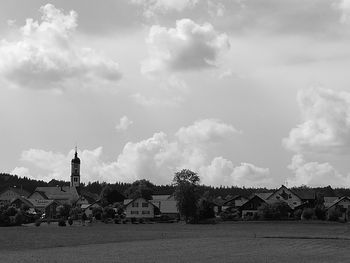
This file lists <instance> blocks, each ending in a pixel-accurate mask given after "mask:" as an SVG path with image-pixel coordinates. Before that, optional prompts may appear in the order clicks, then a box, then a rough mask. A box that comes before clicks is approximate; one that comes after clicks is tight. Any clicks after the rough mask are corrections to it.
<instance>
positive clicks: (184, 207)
mask: <svg viewBox="0 0 350 263" xmlns="http://www.w3.org/2000/svg"><path fill="white" fill-rule="evenodd" d="M199 181H200V179H199V176H198V175H197V174H196V173H195V172H192V171H191V170H187V169H183V170H181V171H180V172H176V173H175V175H174V179H173V184H174V186H175V199H176V201H177V207H178V209H179V212H180V214H181V215H182V216H184V217H185V220H186V222H189V220H190V219H192V220H193V221H196V219H197V210H198V201H199V193H198V186H199Z"/></svg>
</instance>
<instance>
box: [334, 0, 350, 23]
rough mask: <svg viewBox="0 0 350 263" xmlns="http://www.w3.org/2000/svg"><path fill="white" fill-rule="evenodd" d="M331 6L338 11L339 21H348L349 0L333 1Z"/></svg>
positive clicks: (349, 12)
mask: <svg viewBox="0 0 350 263" xmlns="http://www.w3.org/2000/svg"><path fill="white" fill-rule="evenodd" d="M333 7H334V8H335V9H336V10H338V11H340V14H341V15H340V19H339V21H340V22H341V23H349V21H350V20H349V18H350V1H349V0H340V1H334V3H333Z"/></svg>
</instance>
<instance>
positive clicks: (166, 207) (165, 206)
mask: <svg viewBox="0 0 350 263" xmlns="http://www.w3.org/2000/svg"><path fill="white" fill-rule="evenodd" d="M151 203H152V204H153V205H154V206H156V207H158V208H159V211H160V212H161V213H163V214H174V213H179V210H178V209H177V202H176V201H175V200H161V201H154V200H151Z"/></svg>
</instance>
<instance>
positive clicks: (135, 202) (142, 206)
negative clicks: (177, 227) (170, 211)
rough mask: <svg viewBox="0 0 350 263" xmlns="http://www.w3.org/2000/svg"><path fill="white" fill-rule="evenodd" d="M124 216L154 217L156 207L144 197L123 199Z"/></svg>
mask: <svg viewBox="0 0 350 263" xmlns="http://www.w3.org/2000/svg"><path fill="white" fill-rule="evenodd" d="M124 207H125V217H126V218H145V219H150V218H154V215H155V211H157V209H158V207H156V206H155V205H154V204H152V203H151V202H150V201H148V200H146V199H145V198H142V197H139V198H135V199H125V200H124Z"/></svg>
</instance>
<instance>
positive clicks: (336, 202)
mask: <svg viewBox="0 0 350 263" xmlns="http://www.w3.org/2000/svg"><path fill="white" fill-rule="evenodd" d="M345 199H347V200H348V201H350V197H348V196H343V197H341V198H339V199H338V200H335V201H334V202H333V203H332V204H331V205H330V206H329V207H326V209H329V208H331V207H333V206H335V205H336V204H338V203H339V202H341V201H343V200H345Z"/></svg>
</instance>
